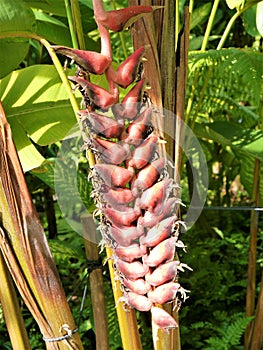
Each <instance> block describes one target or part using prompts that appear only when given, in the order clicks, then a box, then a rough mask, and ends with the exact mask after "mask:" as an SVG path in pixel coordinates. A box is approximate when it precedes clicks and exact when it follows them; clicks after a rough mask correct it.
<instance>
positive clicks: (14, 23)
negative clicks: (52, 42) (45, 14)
mask: <svg viewBox="0 0 263 350" xmlns="http://www.w3.org/2000/svg"><path fill="white" fill-rule="evenodd" d="M35 24H36V23H35V17H34V15H33V13H32V11H31V10H30V9H28V8H27V7H26V6H25V4H24V3H23V2H22V1H19V0H1V5H0V34H1V35H2V36H4V35H5V33H6V32H14V31H15V32H18V31H29V32H30V31H33V30H34V28H35ZM28 48H29V41H28V40H27V39H23V38H19V39H17V38H6V39H0V52H1V55H0V78H2V77H4V76H6V75H7V74H8V73H10V72H11V71H12V70H13V69H15V68H17V67H18V65H19V64H20V63H21V61H22V60H23V59H24V57H25V56H26V54H27V51H28Z"/></svg>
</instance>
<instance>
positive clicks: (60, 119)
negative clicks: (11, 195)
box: [0, 65, 76, 170]
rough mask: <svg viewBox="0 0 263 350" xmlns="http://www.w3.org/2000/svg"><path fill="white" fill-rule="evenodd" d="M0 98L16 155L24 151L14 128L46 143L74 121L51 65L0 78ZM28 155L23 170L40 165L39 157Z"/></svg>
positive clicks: (35, 67) (56, 138) (65, 95)
mask: <svg viewBox="0 0 263 350" xmlns="http://www.w3.org/2000/svg"><path fill="white" fill-rule="evenodd" d="M69 74H70V73H69ZM71 74H72V73H71ZM0 98H1V100H2V103H3V106H4V108H5V111H6V115H7V117H8V121H9V123H10V125H11V126H12V130H13V133H14V139H15V142H16V146H17V148H18V152H19V155H20V154H21V152H22V151H23V152H25V140H23V141H21V140H20V139H19V138H18V136H19V135H20V137H21V134H20V132H19V133H17V132H16V129H17V130H19V129H20V128H21V127H22V128H23V131H24V134H26V135H28V137H30V139H32V140H33V141H34V142H35V143H37V144H39V145H47V144H51V143H54V142H57V141H59V140H61V139H63V138H64V136H65V135H66V134H67V133H68V131H69V130H70V129H71V128H72V126H73V125H74V124H75V123H76V119H75V116H74V113H73V110H72V108H71V105H70V102H69V100H68V96H67V93H66V91H65V89H64V87H63V85H62V83H61V81H60V78H59V76H58V74H57V72H56V70H55V68H54V67H53V66H49V65H35V66H31V67H28V68H25V69H21V70H19V71H14V72H13V73H11V74H9V75H8V76H7V77H5V78H4V79H2V80H1V81H0ZM24 134H23V135H24ZM28 140H29V139H28ZM27 158H28V159H27V162H26V164H23V162H22V164H23V167H24V169H27V170H29V169H32V168H34V167H37V166H39V159H38V161H37V162H36V161H35V158H34V159H33V158H32V159H31V157H28V154H27Z"/></svg>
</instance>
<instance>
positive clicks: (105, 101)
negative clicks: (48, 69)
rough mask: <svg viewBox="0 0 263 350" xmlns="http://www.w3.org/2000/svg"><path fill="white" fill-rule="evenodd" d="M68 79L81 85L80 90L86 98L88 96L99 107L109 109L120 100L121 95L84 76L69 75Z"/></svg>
mask: <svg viewBox="0 0 263 350" xmlns="http://www.w3.org/2000/svg"><path fill="white" fill-rule="evenodd" d="M68 79H69V80H70V81H71V82H72V83H74V84H75V85H77V86H79V87H80V88H79V91H80V92H81V94H82V95H83V96H84V98H85V97H88V98H89V99H90V101H91V102H92V103H93V104H94V105H95V106H97V107H99V108H102V109H108V108H110V107H111V106H112V105H113V104H114V103H116V102H117V101H118V98H119V96H118V95H117V94H112V93H110V92H108V91H107V90H106V89H104V88H102V87H100V86H98V85H96V84H93V83H91V82H89V81H87V80H85V79H84V78H81V77H68Z"/></svg>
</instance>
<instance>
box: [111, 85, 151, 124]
mask: <svg viewBox="0 0 263 350" xmlns="http://www.w3.org/2000/svg"><path fill="white" fill-rule="evenodd" d="M144 84H145V79H142V80H140V81H139V82H138V83H137V84H136V85H134V87H133V88H132V89H131V90H130V91H129V92H128V93H127V95H126V96H125V97H124V98H123V100H122V103H120V104H117V105H114V106H113V107H112V110H113V113H114V115H115V117H116V119H117V120H119V119H124V120H125V119H128V120H133V119H134V118H135V117H136V116H137V113H138V111H139V109H140V107H141V97H142V93H143V89H144Z"/></svg>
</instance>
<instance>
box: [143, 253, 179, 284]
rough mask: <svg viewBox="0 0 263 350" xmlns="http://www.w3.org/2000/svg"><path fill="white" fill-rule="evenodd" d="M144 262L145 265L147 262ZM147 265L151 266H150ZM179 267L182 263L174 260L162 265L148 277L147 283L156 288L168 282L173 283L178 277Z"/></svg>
mask: <svg viewBox="0 0 263 350" xmlns="http://www.w3.org/2000/svg"><path fill="white" fill-rule="evenodd" d="M157 247H158V246H157ZM154 249H155V248H154ZM143 262H144V263H145V260H144V261H143ZM147 265H148V266H149V264H147ZM179 265H180V261H178V260H173V261H169V262H167V263H165V264H161V265H159V266H158V267H156V269H155V270H154V271H153V272H152V273H149V274H147V275H146V281H147V282H148V283H149V284H150V285H152V286H155V287H156V286H160V285H161V284H164V283H166V282H169V281H173V280H174V279H175V277H176V275H177V267H178V266H179Z"/></svg>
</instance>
